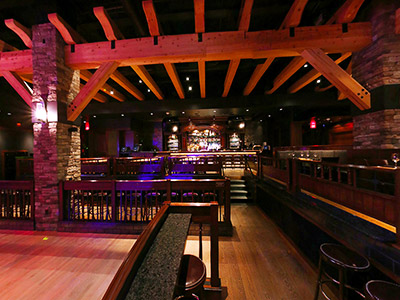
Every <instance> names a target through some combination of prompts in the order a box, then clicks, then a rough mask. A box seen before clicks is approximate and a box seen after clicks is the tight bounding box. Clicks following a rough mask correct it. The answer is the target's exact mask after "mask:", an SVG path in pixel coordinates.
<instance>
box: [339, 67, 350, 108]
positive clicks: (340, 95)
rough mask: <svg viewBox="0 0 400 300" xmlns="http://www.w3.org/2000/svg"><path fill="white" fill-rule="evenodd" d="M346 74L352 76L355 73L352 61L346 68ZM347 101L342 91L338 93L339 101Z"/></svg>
mask: <svg viewBox="0 0 400 300" xmlns="http://www.w3.org/2000/svg"><path fill="white" fill-rule="evenodd" d="M346 72H347V73H348V74H349V75H350V76H352V73H353V63H352V61H350V63H349V65H348V66H347V68H346ZM344 99H346V95H345V94H344V93H342V92H341V91H338V100H344Z"/></svg>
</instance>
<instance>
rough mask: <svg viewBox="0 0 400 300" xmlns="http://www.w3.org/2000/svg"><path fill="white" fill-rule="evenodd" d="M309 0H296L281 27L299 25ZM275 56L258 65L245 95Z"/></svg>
mask: <svg viewBox="0 0 400 300" xmlns="http://www.w3.org/2000/svg"><path fill="white" fill-rule="evenodd" d="M307 2H308V0H294V2H293V4H292V6H291V7H290V9H289V12H288V13H287V15H286V17H285V19H284V20H283V22H282V24H281V26H280V27H279V29H286V28H289V27H297V26H298V25H299V24H300V21H301V16H302V15H303V11H304V7H305V6H306V4H307ZM274 59H275V57H268V58H267V59H266V61H265V62H264V63H263V64H259V65H257V67H256V69H255V70H254V72H253V74H252V75H251V77H250V80H249V82H248V83H247V85H246V87H245V88H244V90H243V95H244V96H247V95H249V94H250V93H251V92H252V91H253V89H254V88H255V87H256V85H257V83H258V82H259V81H260V79H261V77H262V76H263V75H264V73H265V72H266V71H267V70H268V68H269V66H270V65H271V64H272V62H273V61H274Z"/></svg>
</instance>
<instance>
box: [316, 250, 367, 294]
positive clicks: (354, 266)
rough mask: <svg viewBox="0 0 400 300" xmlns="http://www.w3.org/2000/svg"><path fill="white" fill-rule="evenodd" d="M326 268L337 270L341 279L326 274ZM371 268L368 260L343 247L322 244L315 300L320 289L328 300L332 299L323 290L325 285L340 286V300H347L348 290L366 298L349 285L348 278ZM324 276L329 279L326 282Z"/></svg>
mask: <svg viewBox="0 0 400 300" xmlns="http://www.w3.org/2000/svg"><path fill="white" fill-rule="evenodd" d="M325 266H331V267H333V268H334V269H336V270H337V271H338V273H339V279H338V280H337V279H335V278H333V277H332V276H330V275H329V274H328V273H327V272H326V270H325ZM369 266H370V263H369V261H368V259H366V258H365V257H363V256H361V255H359V254H357V253H356V252H354V251H352V250H350V249H348V248H346V247H344V246H342V245H337V244H328V243H326V244H322V245H321V246H320V256H319V270H318V281H317V290H316V292H315V297H314V300H317V299H318V296H319V290H320V289H321V292H322V295H323V296H324V297H325V298H326V299H330V298H329V297H328V295H327V294H326V293H325V291H324V290H323V285H324V284H328V283H335V284H337V285H338V286H339V299H340V300H344V299H346V298H345V294H347V289H350V290H353V291H354V292H356V293H357V294H358V295H360V296H361V297H362V298H364V296H363V294H362V293H361V292H360V291H358V290H357V289H355V288H354V287H352V286H350V285H348V283H347V276H348V274H349V273H350V272H365V271H367V270H368V269H369ZM323 275H325V277H327V279H326V280H322V276H323Z"/></svg>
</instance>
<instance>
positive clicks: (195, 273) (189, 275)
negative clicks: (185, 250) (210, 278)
mask: <svg viewBox="0 0 400 300" xmlns="http://www.w3.org/2000/svg"><path fill="white" fill-rule="evenodd" d="M205 281H206V265H205V264H204V262H203V261H202V260H201V259H200V258H198V257H197V256H194V255H191V254H185V255H183V257H182V263H181V273H180V275H179V278H178V283H177V290H178V293H179V294H181V295H184V296H192V294H195V295H202V292H203V285H204V282H205Z"/></svg>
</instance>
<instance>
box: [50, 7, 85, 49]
mask: <svg viewBox="0 0 400 300" xmlns="http://www.w3.org/2000/svg"><path fill="white" fill-rule="evenodd" d="M47 18H48V19H49V21H50V23H51V24H53V25H54V26H55V27H56V28H57V30H58V32H59V33H60V34H61V36H62V37H63V39H64V41H65V43H67V44H68V45H72V44H78V43H86V40H85V39H84V38H83V37H82V36H81V35H80V34H79V33H78V32H76V31H75V30H74V29H73V28H72V27H71V26H69V24H68V23H67V22H65V21H64V19H63V18H61V17H60V16H59V15H58V14H57V13H52V14H48V15H47Z"/></svg>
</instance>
